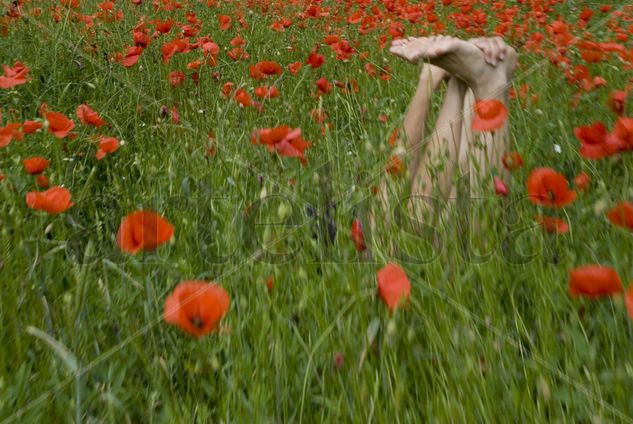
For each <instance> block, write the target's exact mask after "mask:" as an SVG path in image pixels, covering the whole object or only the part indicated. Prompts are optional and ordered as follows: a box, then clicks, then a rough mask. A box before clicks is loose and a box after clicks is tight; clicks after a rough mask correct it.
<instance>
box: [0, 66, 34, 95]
mask: <svg viewBox="0 0 633 424" xmlns="http://www.w3.org/2000/svg"><path fill="white" fill-rule="evenodd" d="M2 69H3V70H4V75H3V76H0V88H1V89H4V90H8V89H9V88H13V87H15V86H17V85H22V84H25V83H26V82H27V81H28V79H27V75H28V73H29V68H27V67H26V66H25V65H24V64H23V63H22V62H15V64H14V65H13V67H12V68H9V67H8V66H7V65H2Z"/></svg>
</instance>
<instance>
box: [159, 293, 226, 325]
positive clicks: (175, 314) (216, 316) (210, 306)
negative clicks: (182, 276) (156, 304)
mask: <svg viewBox="0 0 633 424" xmlns="http://www.w3.org/2000/svg"><path fill="white" fill-rule="evenodd" d="M230 303H231V301H230V299H229V295H228V293H227V292H226V290H224V288H222V286H219V285H217V284H215V283H208V282H206V281H182V282H180V283H179V284H178V285H177V286H176V288H175V289H174V291H173V292H172V294H170V295H169V296H168V297H167V299H166V300H165V310H164V313H163V318H164V320H165V322H167V323H168V324H172V325H175V326H177V327H179V328H180V329H181V330H183V331H185V332H186V333H189V334H190V335H192V336H194V337H200V336H204V335H205V334H208V333H210V332H212V331H214V330H216V329H217V328H218V324H219V323H220V320H221V319H222V317H224V315H225V314H226V313H227V311H228V310H229V305H230Z"/></svg>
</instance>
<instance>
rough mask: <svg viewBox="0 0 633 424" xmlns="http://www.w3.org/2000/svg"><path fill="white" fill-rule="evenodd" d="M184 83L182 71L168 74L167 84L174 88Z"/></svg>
mask: <svg viewBox="0 0 633 424" xmlns="http://www.w3.org/2000/svg"><path fill="white" fill-rule="evenodd" d="M184 82H185V73H184V72H183V71H172V72H170V73H169V84H170V85H171V86H172V87H174V88H177V87H180V86H181V85H182V84H183V83H184Z"/></svg>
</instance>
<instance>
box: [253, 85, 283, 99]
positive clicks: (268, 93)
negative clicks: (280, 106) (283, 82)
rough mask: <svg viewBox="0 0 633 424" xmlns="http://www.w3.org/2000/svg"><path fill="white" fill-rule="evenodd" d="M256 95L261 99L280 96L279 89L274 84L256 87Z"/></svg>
mask: <svg viewBox="0 0 633 424" xmlns="http://www.w3.org/2000/svg"><path fill="white" fill-rule="evenodd" d="M255 95H256V96H257V97H259V98H260V99H274V98H275V97H279V89H278V88H277V87H275V86H274V85H273V86H271V87H266V86H261V87H257V88H256V89H255Z"/></svg>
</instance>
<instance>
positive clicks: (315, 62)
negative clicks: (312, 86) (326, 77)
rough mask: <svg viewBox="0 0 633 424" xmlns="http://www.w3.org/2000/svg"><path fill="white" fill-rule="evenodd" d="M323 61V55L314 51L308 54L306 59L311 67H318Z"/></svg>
mask: <svg viewBox="0 0 633 424" xmlns="http://www.w3.org/2000/svg"><path fill="white" fill-rule="evenodd" d="M324 62H325V57H324V56H323V55H321V54H318V53H315V52H312V53H310V55H309V56H308V58H307V59H306V64H308V65H310V66H311V67H312V69H316V68H318V67H320V66H321V65H323V63H324Z"/></svg>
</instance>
